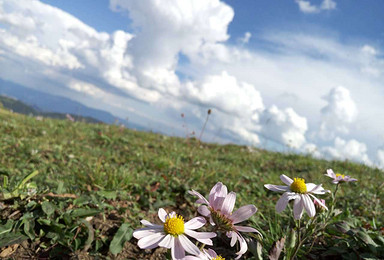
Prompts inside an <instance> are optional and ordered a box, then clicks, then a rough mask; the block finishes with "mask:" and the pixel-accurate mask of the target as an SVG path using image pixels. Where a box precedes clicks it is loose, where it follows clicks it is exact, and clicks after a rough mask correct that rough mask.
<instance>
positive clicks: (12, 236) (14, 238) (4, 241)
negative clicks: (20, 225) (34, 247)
mask: <svg viewBox="0 0 384 260" xmlns="http://www.w3.org/2000/svg"><path fill="white" fill-rule="evenodd" d="M27 239H28V237H27V236H25V235H23V234H21V233H6V234H1V235H0V248H2V247H5V246H10V245H13V244H20V243H21V242H23V241H24V240H27Z"/></svg>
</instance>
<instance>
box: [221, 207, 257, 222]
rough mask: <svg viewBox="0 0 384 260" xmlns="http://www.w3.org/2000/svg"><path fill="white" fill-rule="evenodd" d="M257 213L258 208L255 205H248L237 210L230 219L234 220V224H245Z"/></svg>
mask: <svg viewBox="0 0 384 260" xmlns="http://www.w3.org/2000/svg"><path fill="white" fill-rule="evenodd" d="M256 211H257V208H256V207H255V205H246V206H242V207H241V208H239V209H238V210H236V211H235V212H234V213H233V214H232V215H230V216H229V217H228V218H229V219H230V220H232V223H233V224H237V223H240V222H243V221H244V220H247V219H249V218H250V217H251V216H252V215H253V214H255V213H256Z"/></svg>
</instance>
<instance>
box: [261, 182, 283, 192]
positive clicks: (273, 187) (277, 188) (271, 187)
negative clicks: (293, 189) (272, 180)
mask: <svg viewBox="0 0 384 260" xmlns="http://www.w3.org/2000/svg"><path fill="white" fill-rule="evenodd" d="M264 187H265V188H267V189H268V190H271V191H277V192H286V191H289V187H287V186H281V185H274V184H265V185H264Z"/></svg>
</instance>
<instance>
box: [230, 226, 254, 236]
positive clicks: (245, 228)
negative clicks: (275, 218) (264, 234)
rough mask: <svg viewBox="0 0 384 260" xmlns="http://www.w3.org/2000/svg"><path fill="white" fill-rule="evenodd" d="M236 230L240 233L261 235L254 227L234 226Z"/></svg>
mask: <svg viewBox="0 0 384 260" xmlns="http://www.w3.org/2000/svg"><path fill="white" fill-rule="evenodd" d="M234 227H235V228H236V230H237V231H240V232H253V233H259V234H260V232H259V231H258V230H257V229H255V228H253V227H244V226H234Z"/></svg>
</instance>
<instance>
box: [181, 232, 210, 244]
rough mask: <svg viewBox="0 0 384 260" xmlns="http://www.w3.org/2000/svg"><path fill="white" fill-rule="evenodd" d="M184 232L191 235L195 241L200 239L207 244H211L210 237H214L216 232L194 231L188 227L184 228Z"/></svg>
mask: <svg viewBox="0 0 384 260" xmlns="http://www.w3.org/2000/svg"><path fill="white" fill-rule="evenodd" d="M184 232H185V234H187V235H188V236H190V237H193V238H194V239H196V240H197V241H200V242H201V243H204V244H206V245H209V246H212V245H213V244H212V240H211V238H213V237H216V233H213V232H196V231H192V230H188V229H186V230H185V231H184Z"/></svg>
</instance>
